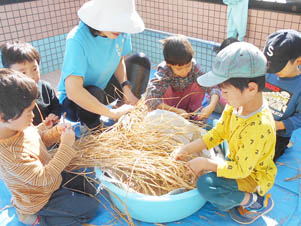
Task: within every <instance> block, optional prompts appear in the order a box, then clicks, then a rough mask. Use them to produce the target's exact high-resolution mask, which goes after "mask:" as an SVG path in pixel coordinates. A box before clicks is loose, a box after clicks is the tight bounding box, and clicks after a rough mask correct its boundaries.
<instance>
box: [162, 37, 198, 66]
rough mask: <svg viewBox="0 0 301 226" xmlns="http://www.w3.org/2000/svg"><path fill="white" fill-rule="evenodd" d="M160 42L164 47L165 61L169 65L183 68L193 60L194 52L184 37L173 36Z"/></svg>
mask: <svg viewBox="0 0 301 226" xmlns="http://www.w3.org/2000/svg"><path fill="white" fill-rule="evenodd" d="M160 42H161V43H162V45H163V55H164V60H165V61H166V63H167V64H171V65H179V66H182V65H185V64H188V63H190V61H191V60H192V57H193V55H194V51H193V48H192V46H191V44H190V42H189V41H188V39H187V38H186V37H185V36H184V35H175V36H171V37H168V38H166V39H163V40H160Z"/></svg>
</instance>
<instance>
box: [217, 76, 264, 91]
mask: <svg viewBox="0 0 301 226" xmlns="http://www.w3.org/2000/svg"><path fill="white" fill-rule="evenodd" d="M250 82H255V83H256V84H257V86H258V92H261V91H263V89H264V88H265V75H262V76H259V77H256V78H230V79H228V80H227V81H225V82H223V83H221V84H219V87H220V88H222V87H224V86H227V85H232V86H234V87H235V88H237V89H239V90H240V91H241V92H242V91H243V90H244V89H245V88H248V87H249V83H250Z"/></svg>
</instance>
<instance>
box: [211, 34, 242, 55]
mask: <svg viewBox="0 0 301 226" xmlns="http://www.w3.org/2000/svg"><path fill="white" fill-rule="evenodd" d="M234 42H239V40H237V39H236V38H232V37H230V38H226V39H225V40H224V41H223V42H222V44H221V45H220V46H219V47H215V48H214V51H215V52H216V53H219V52H220V51H221V50H222V49H224V48H226V47H227V46H228V45H230V44H232V43H234Z"/></svg>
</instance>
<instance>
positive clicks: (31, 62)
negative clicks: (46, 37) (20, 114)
mask: <svg viewBox="0 0 301 226" xmlns="http://www.w3.org/2000/svg"><path fill="white" fill-rule="evenodd" d="M1 55H2V64H3V66H4V67H6V68H11V69H14V70H17V71H20V72H22V73H23V74H25V75H27V76H28V77H30V78H32V79H33V80H34V81H35V82H36V83H37V85H38V89H39V95H38V98H37V102H36V103H37V105H36V106H35V108H34V110H33V113H34V119H33V124H34V125H38V124H40V123H41V122H42V121H43V119H45V118H46V117H47V116H50V117H52V118H53V121H56V122H58V120H59V118H60V115H61V106H60V104H59V100H58V98H57V97H56V94H55V90H54V89H53V88H52V87H51V85H50V83H48V82H46V81H43V80H40V68H39V65H40V54H39V52H38V51H37V49H36V48H34V47H33V46H32V45H30V44H29V43H24V42H13V43H5V44H3V45H2V46H1Z"/></svg>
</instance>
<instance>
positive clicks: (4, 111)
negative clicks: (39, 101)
mask: <svg viewBox="0 0 301 226" xmlns="http://www.w3.org/2000/svg"><path fill="white" fill-rule="evenodd" d="M38 92H39V91H38V87H37V85H36V82H35V81H34V80H32V79H31V78H28V77H27V76H25V75H24V74H22V73H21V72H18V71H15V70H11V69H6V68H4V69H0V97H1V98H0V115H1V117H2V120H4V121H6V122H7V121H8V120H10V119H17V118H19V117H20V116H21V115H22V113H23V111H24V110H25V109H26V108H28V107H29V106H30V105H31V104H32V102H33V101H34V100H35V99H36V98H37V97H38Z"/></svg>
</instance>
